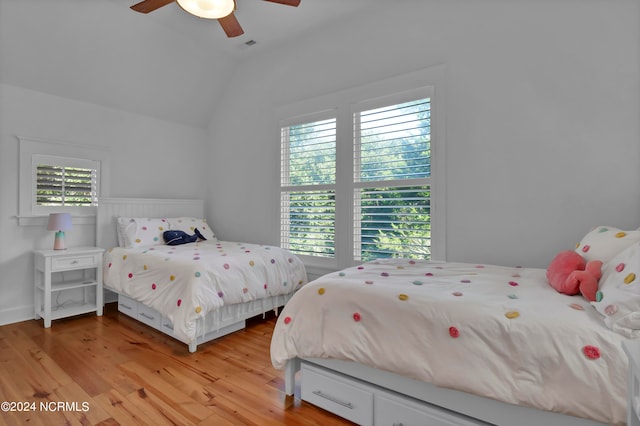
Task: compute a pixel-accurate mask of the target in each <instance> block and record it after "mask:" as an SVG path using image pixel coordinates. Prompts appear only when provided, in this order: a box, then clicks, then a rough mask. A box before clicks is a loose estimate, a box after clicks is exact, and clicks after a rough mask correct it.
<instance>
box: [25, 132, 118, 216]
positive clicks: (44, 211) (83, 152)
mask: <svg viewBox="0 0 640 426" xmlns="http://www.w3.org/2000/svg"><path fill="white" fill-rule="evenodd" d="M17 138H18V143H19V157H20V158H19V176H18V189H19V191H18V214H17V215H16V217H17V219H18V225H20V226H34V225H37V226H40V225H46V223H47V222H46V221H47V217H48V216H49V213H54V212H59V211H64V212H69V213H71V214H72V216H73V223H74V224H92V223H95V216H96V208H95V207H75V208H74V207H70V206H64V207H57V206H47V207H44V206H35V200H34V194H35V192H34V188H35V182H34V177H35V175H34V157H37V156H43V157H58V158H66V159H69V160H70V161H72V162H74V161H77V160H80V161H94V162H97V163H98V164H99V178H98V188H97V195H98V196H99V197H104V196H108V194H109V181H110V179H109V163H110V150H109V148H107V147H103V146H96V145H86V144H77V143H71V142H64V141H54V140H45V139H39V138H32V137H24V136H18V137H17ZM36 207H37V208H36Z"/></svg>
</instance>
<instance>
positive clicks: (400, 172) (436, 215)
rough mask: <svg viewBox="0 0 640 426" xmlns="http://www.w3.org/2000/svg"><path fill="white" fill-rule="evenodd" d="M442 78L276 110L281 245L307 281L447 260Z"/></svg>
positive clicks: (425, 74)
mask: <svg viewBox="0 0 640 426" xmlns="http://www.w3.org/2000/svg"><path fill="white" fill-rule="evenodd" d="M445 72H446V69H445V68H444V67H441V66H436V67H431V68H427V69H422V70H419V71H416V72H412V73H409V74H405V75H400V76H397V77H392V78H389V79H385V80H382V81H378V82H375V83H372V84H365V85H362V86H358V87H353V88H351V89H346V90H342V91H339V92H334V93H330V94H327V95H323V96H318V97H315V98H312V99H307V100H303V101H300V102H295V103H292V104H289V105H283V106H281V107H279V108H278V111H277V115H278V120H279V127H278V129H279V130H280V135H279V136H280V142H281V145H280V150H281V174H280V177H281V181H280V194H279V195H280V201H281V202H280V229H279V231H280V241H281V244H282V246H283V247H285V248H288V249H290V250H292V251H294V252H295V253H297V254H299V255H301V257H302V259H303V261H304V262H305V264H306V265H307V266H309V267H311V269H312V270H313V273H314V274H316V273H318V274H320V273H326V272H328V271H332V270H333V271H335V270H338V269H341V268H347V267H350V266H354V265H357V264H359V263H362V262H367V261H370V260H373V259H379V258H392V257H405V258H414V259H431V260H445V254H446V238H445V230H446V211H445V209H446V203H445V201H446V199H445V193H444V188H445V177H446V173H445V166H446V158H445V154H446V151H445V149H444V146H445V128H446V126H445V123H446V117H445V113H446V110H445V109H443V108H441V107H439V106H440V105H444V104H445V101H444V93H445V91H444V86H445V85H444V81H445V79H444V76H445ZM417 82H422V83H421V84H416V83H417ZM274 196H275V195H274ZM274 231H275V230H274ZM275 237H276V236H275V235H274V238H275ZM325 271H326V272H325Z"/></svg>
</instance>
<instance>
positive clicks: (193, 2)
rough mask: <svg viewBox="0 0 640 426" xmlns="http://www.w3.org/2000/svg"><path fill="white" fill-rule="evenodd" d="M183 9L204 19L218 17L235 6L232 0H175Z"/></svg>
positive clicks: (223, 15)
mask: <svg viewBox="0 0 640 426" xmlns="http://www.w3.org/2000/svg"><path fill="white" fill-rule="evenodd" d="M177 2H178V4H179V5H180V7H181V8H183V9H184V10H185V11H187V12H189V13H190V14H192V15H195V16H198V17H200V18H205V19H220V18H224V17H225V16H227V15H229V14H230V13H231V12H233V9H234V8H235V3H234V1H233V0H177Z"/></svg>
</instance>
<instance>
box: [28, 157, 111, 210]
mask: <svg viewBox="0 0 640 426" xmlns="http://www.w3.org/2000/svg"><path fill="white" fill-rule="evenodd" d="M32 165H33V173H34V179H33V184H34V191H33V194H34V197H33V205H34V207H35V208H37V209H41V210H46V209H47V208H52V207H92V206H95V205H96V203H97V199H98V175H99V170H100V165H99V162H97V161H92V160H84V159H77V158H65V157H56V156H49V155H34V156H33V158H32Z"/></svg>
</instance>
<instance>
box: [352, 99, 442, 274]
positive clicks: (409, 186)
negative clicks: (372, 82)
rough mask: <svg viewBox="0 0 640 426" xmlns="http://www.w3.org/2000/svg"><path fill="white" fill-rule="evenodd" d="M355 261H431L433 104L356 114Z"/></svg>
mask: <svg viewBox="0 0 640 426" xmlns="http://www.w3.org/2000/svg"><path fill="white" fill-rule="evenodd" d="M353 118H354V197H353V200H354V218H353V219H354V235H353V237H354V260H361V261H368V260H372V259H375V258H384V257H407V258H423V259H424V258H426V259H429V258H430V257H431V206H430V198H431V182H430V178H431V102H430V99H429V98H425V99H419V100H415V101H410V102H404V103H400V104H394V105H389V106H384V107H381V108H375V109H367V110H364V111H356V112H355V113H354V116H353Z"/></svg>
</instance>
